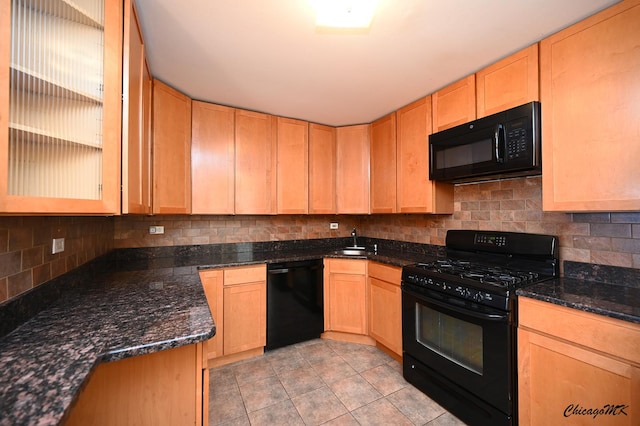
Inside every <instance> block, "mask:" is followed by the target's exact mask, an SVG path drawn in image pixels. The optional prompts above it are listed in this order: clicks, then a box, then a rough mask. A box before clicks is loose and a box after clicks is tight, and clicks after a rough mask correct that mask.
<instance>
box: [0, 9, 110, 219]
mask: <svg viewBox="0 0 640 426" xmlns="http://www.w3.org/2000/svg"><path fill="white" fill-rule="evenodd" d="M0 28H1V30H0V31H1V32H2V34H1V35H2V37H1V38H2V40H3V41H1V42H0V55H1V56H0V58H1V59H0V64H2V68H3V69H2V71H1V72H0V84H2V85H3V90H4V88H8V99H5V95H0V102H2V104H0V126H1V127H0V130H2V133H3V135H2V137H1V138H0V151H1V153H0V160H1V161H2V163H4V164H6V169H5V168H4V167H3V169H4V170H6V172H4V173H3V174H2V175H0V213H12V212H24V213H118V212H119V210H120V206H119V202H118V201H119V186H120V184H119V183H120V166H119V156H120V151H119V143H120V129H121V119H120V102H121V77H120V76H121V64H122V62H121V61H122V59H121V52H122V47H121V46H122V3H121V2H118V1H113V0H0ZM3 61H8V63H7V64H6V65H4V62H3ZM7 69H8V74H5V73H6V70H7ZM0 93H3V91H0ZM7 101H8V102H7ZM5 108H8V114H5V113H4V112H5V111H6V110H5ZM7 115H8V122H4V121H3V120H6V119H4V118H2V117H7ZM5 126H6V127H5ZM5 129H6V130H5ZM4 164H3V166H4Z"/></svg>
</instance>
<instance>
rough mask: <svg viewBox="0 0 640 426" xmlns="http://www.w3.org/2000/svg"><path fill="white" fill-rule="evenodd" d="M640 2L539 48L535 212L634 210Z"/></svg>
mask: <svg viewBox="0 0 640 426" xmlns="http://www.w3.org/2000/svg"><path fill="white" fill-rule="evenodd" d="M639 23H640V2H639V1H638V0H633V1H623V2H621V3H619V4H616V5H614V6H612V7H610V8H608V9H606V10H604V11H602V12H600V13H598V14H596V15H594V16H592V17H590V18H587V19H585V20H583V21H581V22H579V23H577V24H575V25H573V26H571V27H569V28H567V29H565V30H563V31H560V32H559V33H557V34H554V35H552V36H551V37H549V38H546V39H544V40H542V42H541V43H540V77H541V78H540V88H541V102H542V141H543V142H542V191H543V192H542V207H543V210H556V211H598V210H600V211H617V210H633V211H637V210H640V184H639V182H640V167H639V166H638V165H639V164H640V148H639V147H640V142H639V141H640V132H639V130H638V129H640V107H639V106H640V51H639V49H638V46H640V31H638V26H639Z"/></svg>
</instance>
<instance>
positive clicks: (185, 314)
mask: <svg viewBox="0 0 640 426" xmlns="http://www.w3.org/2000/svg"><path fill="white" fill-rule="evenodd" d="M130 269H131V268H130ZM214 334H215V325H214V322H213V319H212V318H211V312H210V311H209V307H208V305H207V301H206V297H205V295H204V291H203V288H202V284H201V283H200V280H199V278H198V274H197V269H196V268H195V267H179V268H156V269H148V270H128V271H126V270H124V271H121V270H117V269H116V270H115V271H113V272H110V273H105V274H104V275H102V276H101V277H97V278H87V281H86V282H85V285H83V286H81V287H78V288H76V289H75V290H74V291H73V292H65V293H63V294H62V295H61V297H60V298H59V299H58V300H57V301H56V302H55V303H53V304H52V305H51V306H49V307H47V308H46V309H44V310H42V311H41V312H40V313H38V314H37V315H35V316H34V317H33V318H31V319H30V320H29V321H27V322H25V323H24V324H22V325H21V326H19V327H18V328H16V329H15V330H13V331H12V332H11V333H10V334H8V335H7V336H5V337H4V338H3V339H2V340H0V365H1V366H2V374H1V375H0V425H32V424H38V425H54V424H58V423H60V422H62V421H63V419H64V418H65V416H66V415H67V414H68V412H69V411H70V407H71V406H72V405H73V403H74V401H75V399H76V398H77V396H78V394H79V392H80V389H81V388H82V386H83V384H84V383H85V382H86V381H87V380H88V378H89V376H90V374H91V372H92V371H93V369H94V368H95V367H96V366H97V365H98V364H99V363H101V362H108V361H113V360H118V359H122V358H126V357H130V356H135V355H141V354H146V353H150V352H156V351H160V350H163V349H170V348H174V347H178V346H183V345H188V344H192V343H197V342H202V341H204V340H206V339H208V338H210V337H212V336H213V335H214Z"/></svg>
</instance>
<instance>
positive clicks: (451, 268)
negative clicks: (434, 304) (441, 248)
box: [414, 259, 541, 287]
mask: <svg viewBox="0 0 640 426" xmlns="http://www.w3.org/2000/svg"><path fill="white" fill-rule="evenodd" d="M414 266H415V267H417V268H420V269H423V270H424V271H430V272H433V273H439V274H444V275H452V276H455V277H459V278H462V279H464V280H470V281H471V283H470V285H472V284H473V283H475V282H479V283H483V284H489V285H493V286H496V287H516V286H518V285H521V284H530V283H534V282H537V281H538V279H539V278H541V275H540V274H539V273H538V272H535V271H520V270H517V269H511V268H506V267H502V266H498V265H491V264H482V263H476V262H472V261H467V260H458V259H442V260H437V261H435V262H431V263H418V264H416V265H414Z"/></svg>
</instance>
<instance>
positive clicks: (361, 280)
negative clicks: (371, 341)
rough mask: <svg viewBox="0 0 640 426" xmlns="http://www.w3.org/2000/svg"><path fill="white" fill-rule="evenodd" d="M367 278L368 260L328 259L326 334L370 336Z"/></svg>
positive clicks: (326, 263)
mask: <svg viewBox="0 0 640 426" xmlns="http://www.w3.org/2000/svg"><path fill="white" fill-rule="evenodd" d="M366 276H367V261H366V260H355V259H325V261H324V326H325V330H326V331H340V332H346V333H355V334H366V333H367V303H366V296H367V294H366Z"/></svg>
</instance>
